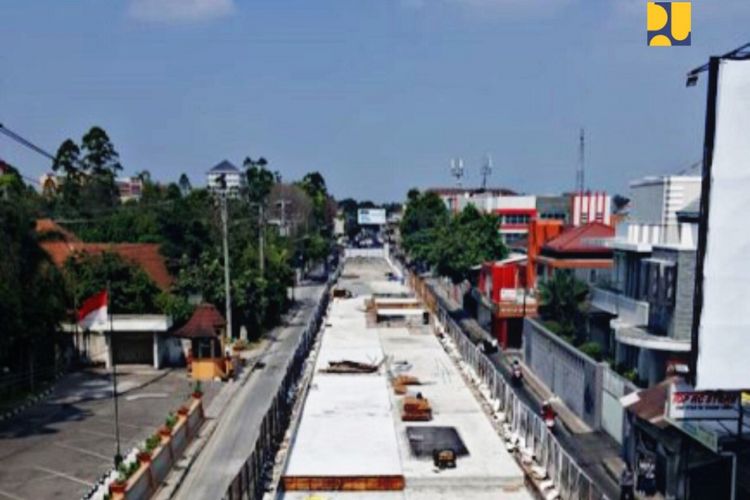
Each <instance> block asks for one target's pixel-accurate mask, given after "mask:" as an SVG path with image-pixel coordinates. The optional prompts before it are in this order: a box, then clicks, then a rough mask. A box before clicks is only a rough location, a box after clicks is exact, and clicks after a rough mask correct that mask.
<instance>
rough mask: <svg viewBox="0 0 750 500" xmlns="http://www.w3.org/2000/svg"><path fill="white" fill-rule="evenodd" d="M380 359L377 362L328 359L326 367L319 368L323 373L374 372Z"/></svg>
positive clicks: (378, 365) (378, 366)
mask: <svg viewBox="0 0 750 500" xmlns="http://www.w3.org/2000/svg"><path fill="white" fill-rule="evenodd" d="M381 364H382V361H381V362H380V363H377V364H373V363H361V362H359V361H350V360H342V361H329V362H328V368H324V369H322V370H320V371H321V372H323V373H375V372H376V371H378V368H380V365H381Z"/></svg>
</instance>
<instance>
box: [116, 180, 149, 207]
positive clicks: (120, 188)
mask: <svg viewBox="0 0 750 500" xmlns="http://www.w3.org/2000/svg"><path fill="white" fill-rule="evenodd" d="M115 184H116V185H117V192H118V193H119V195H120V201H121V202H123V203H124V202H126V201H131V200H133V201H138V200H140V199H141V196H142V195H143V181H142V180H141V179H139V178H138V177H124V178H117V179H115Z"/></svg>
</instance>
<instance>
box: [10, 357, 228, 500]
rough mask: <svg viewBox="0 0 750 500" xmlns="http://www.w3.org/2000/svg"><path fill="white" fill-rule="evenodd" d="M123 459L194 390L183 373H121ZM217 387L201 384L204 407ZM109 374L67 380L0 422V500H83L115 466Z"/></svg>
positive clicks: (124, 369) (129, 369) (139, 369)
mask: <svg viewBox="0 0 750 500" xmlns="http://www.w3.org/2000/svg"><path fill="white" fill-rule="evenodd" d="M118 373H119V374H120V376H119V377H118V392H119V394H120V398H119V414H120V441H121V447H122V451H123V454H124V453H126V452H127V451H128V450H129V449H131V448H132V447H133V446H135V445H137V444H139V443H140V442H142V441H143V440H144V439H145V438H146V437H148V436H149V435H151V434H152V433H153V432H154V431H155V430H156V429H157V428H158V426H159V425H161V424H162V423H163V422H164V419H165V417H166V415H167V414H168V413H169V412H170V411H175V410H176V409H177V408H178V407H179V406H180V404H182V402H183V401H185V400H186V399H187V398H188V396H189V394H190V392H191V389H192V384H191V382H190V381H189V380H188V378H187V375H186V373H185V370H184V369H175V370H154V369H153V368H151V367H148V366H120V367H118ZM219 388H220V383H218V382H217V383H204V385H203V389H204V393H205V395H204V398H205V402H206V403H209V402H210V401H211V399H212V398H213V397H214V396H215V394H216V393H217V391H218V389H219ZM111 395H112V385H111V379H110V375H109V373H108V372H106V371H104V370H89V371H82V372H77V373H73V374H70V375H67V376H66V377H65V378H63V379H62V380H61V381H60V383H59V384H58V385H57V387H56V388H55V390H54V391H53V393H52V394H51V397H50V398H49V399H47V400H46V401H44V402H42V403H39V404H36V405H34V406H32V407H31V408H29V409H27V410H26V411H24V412H22V413H20V414H19V415H17V416H16V417H14V418H12V419H10V420H6V421H3V422H0V499H5V498H10V499H16V500H18V499H23V500H27V499H29V500H30V499H39V498H45V499H47V498H80V497H81V496H82V495H83V494H85V493H86V492H87V491H88V490H89V489H90V488H91V486H92V485H93V483H94V482H95V481H96V480H97V479H98V478H99V477H100V476H101V475H102V474H103V473H105V472H106V471H107V470H108V469H109V468H110V467H111V465H112V462H113V456H114V451H115V439H114V435H115V430H114V406H113V402H112V398H111Z"/></svg>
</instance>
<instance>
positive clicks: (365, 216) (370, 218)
mask: <svg viewBox="0 0 750 500" xmlns="http://www.w3.org/2000/svg"><path fill="white" fill-rule="evenodd" d="M357 223H358V224H359V225H367V224H375V225H379V226H382V225H383V224H385V209H384V208H360V209H359V210H357Z"/></svg>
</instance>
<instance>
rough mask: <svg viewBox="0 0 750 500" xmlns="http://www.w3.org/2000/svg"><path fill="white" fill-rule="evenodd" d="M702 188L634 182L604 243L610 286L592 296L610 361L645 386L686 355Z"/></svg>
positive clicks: (658, 180)
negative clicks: (624, 210) (623, 215)
mask: <svg viewBox="0 0 750 500" xmlns="http://www.w3.org/2000/svg"><path fill="white" fill-rule="evenodd" d="M700 189H701V178H700V177H698V176H690V177H688V176H663V177H646V178H644V179H640V180H638V181H635V182H632V183H631V184H630V198H631V210H630V214H629V218H628V219H627V220H626V221H625V222H624V223H622V224H619V225H618V226H617V228H616V233H615V237H614V239H613V240H611V241H610V242H609V245H610V246H611V247H612V249H613V251H614V255H613V258H614V269H613V273H612V282H611V283H610V284H609V285H608V286H602V287H597V288H594V289H593V292H592V305H593V306H594V307H595V308H596V309H597V310H599V311H602V312H605V313H608V314H610V315H611V319H610V321H609V325H608V326H609V328H610V329H611V333H612V334H613V336H614V338H613V339H612V340H613V341H614V342H612V343H613V344H614V351H615V352H614V354H615V360H616V362H617V363H618V364H620V365H623V366H625V367H626V369H629V370H635V371H636V372H637V374H638V377H639V379H641V380H642V381H643V382H646V383H648V384H649V385H651V384H654V383H656V382H659V381H661V380H662V379H663V378H664V375H665V373H666V370H667V368H668V367H669V366H676V365H685V364H686V363H687V357H688V354H689V352H690V348H691V342H690V335H691V327H692V307H693V293H694V281H695V280H694V272H695V253H696V246H697V224H698V215H697V203H698V200H699V198H700Z"/></svg>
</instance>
